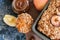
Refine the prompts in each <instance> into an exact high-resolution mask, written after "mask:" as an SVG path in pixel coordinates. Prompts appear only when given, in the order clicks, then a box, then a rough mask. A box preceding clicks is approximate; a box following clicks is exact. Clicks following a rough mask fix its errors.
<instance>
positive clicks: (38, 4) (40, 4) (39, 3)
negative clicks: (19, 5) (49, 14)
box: [33, 0, 48, 11]
mask: <svg viewBox="0 0 60 40" xmlns="http://www.w3.org/2000/svg"><path fill="white" fill-rule="evenodd" d="M47 2H48V0H33V3H34V6H35V8H36V9H37V10H39V11H41V10H42V9H43V8H44V6H45V5H46V3H47Z"/></svg>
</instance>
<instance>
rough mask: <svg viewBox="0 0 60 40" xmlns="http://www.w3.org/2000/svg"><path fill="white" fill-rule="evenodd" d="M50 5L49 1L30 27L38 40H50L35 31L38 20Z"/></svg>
mask: <svg viewBox="0 0 60 40" xmlns="http://www.w3.org/2000/svg"><path fill="white" fill-rule="evenodd" d="M49 3H50V0H48V3H47V4H46V5H45V7H44V9H43V10H42V11H41V13H40V14H39V16H38V17H37V19H36V20H35V22H34V24H33V25H32V31H33V32H34V33H35V34H36V35H38V36H39V37H40V38H42V39H43V40H51V39H50V38H48V37H47V36H46V35H44V34H43V33H41V32H39V31H38V30H37V25H38V24H37V23H38V21H39V19H40V18H41V16H42V14H43V12H44V11H45V10H46V9H47V8H48V5H49Z"/></svg>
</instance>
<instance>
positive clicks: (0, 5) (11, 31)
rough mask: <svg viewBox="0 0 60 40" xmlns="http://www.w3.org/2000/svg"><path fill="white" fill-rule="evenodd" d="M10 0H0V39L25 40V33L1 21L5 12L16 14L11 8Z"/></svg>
mask: <svg viewBox="0 0 60 40" xmlns="http://www.w3.org/2000/svg"><path fill="white" fill-rule="evenodd" d="M11 4H12V0H0V40H25V39H26V38H25V34H22V33H19V32H18V31H17V29H16V28H11V27H9V26H8V25H6V24H5V23H4V22H3V17H4V15H5V14H10V15H14V16H16V15H17V14H14V12H13V10H12V6H11Z"/></svg>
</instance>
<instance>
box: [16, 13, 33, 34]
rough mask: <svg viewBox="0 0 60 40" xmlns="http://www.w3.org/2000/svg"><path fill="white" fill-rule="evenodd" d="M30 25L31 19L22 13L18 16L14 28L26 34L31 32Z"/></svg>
mask: <svg viewBox="0 0 60 40" xmlns="http://www.w3.org/2000/svg"><path fill="white" fill-rule="evenodd" d="M32 23H33V18H32V17H31V16H30V15H29V14H27V13H22V14H20V15H18V18H17V24H16V28H17V29H18V31H19V32H22V33H27V32H29V31H30V30H31V26H32Z"/></svg>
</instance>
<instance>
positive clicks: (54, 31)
mask: <svg viewBox="0 0 60 40" xmlns="http://www.w3.org/2000/svg"><path fill="white" fill-rule="evenodd" d="M58 7H60V0H51V2H50V4H49V6H48V9H47V10H46V11H45V12H44V13H43V15H42V17H41V19H40V21H39V23H38V30H39V31H40V32H42V33H44V34H45V35H47V36H48V37H50V38H51V39H52V40H60V26H59V27H57V26H54V25H52V23H51V18H52V16H54V15H57V10H56V9H57V8H58Z"/></svg>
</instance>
